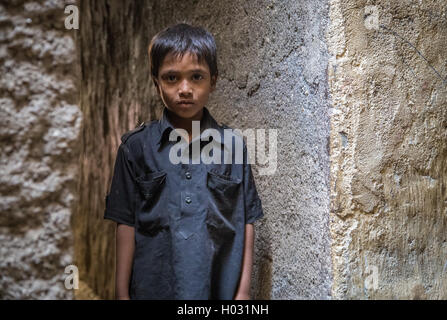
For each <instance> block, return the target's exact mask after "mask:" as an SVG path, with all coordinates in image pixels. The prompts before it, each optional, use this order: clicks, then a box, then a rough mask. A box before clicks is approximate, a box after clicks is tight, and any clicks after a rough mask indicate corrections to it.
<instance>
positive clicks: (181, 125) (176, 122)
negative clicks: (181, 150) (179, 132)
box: [167, 108, 203, 141]
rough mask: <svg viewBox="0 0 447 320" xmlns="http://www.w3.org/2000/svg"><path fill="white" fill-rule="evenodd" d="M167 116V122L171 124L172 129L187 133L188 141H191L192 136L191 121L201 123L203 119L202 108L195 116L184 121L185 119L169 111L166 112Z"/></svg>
mask: <svg viewBox="0 0 447 320" xmlns="http://www.w3.org/2000/svg"><path fill="white" fill-rule="evenodd" d="M167 114H168V118H169V121H170V122H171V124H172V125H173V126H174V128H176V129H184V130H186V131H187V132H188V135H189V141H191V138H192V137H191V136H192V122H193V121H201V120H202V118H203V108H202V109H201V110H200V111H199V112H197V114H196V115H194V117H192V118H189V119H185V118H181V117H179V116H178V115H176V114H175V113H174V112H172V111H170V110H169V109H168V110H167Z"/></svg>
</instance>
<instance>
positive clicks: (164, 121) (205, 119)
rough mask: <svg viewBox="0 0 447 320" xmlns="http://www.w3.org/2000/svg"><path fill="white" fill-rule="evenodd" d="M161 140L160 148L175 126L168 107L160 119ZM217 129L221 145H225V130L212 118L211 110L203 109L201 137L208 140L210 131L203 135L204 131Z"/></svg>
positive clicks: (164, 109)
mask: <svg viewBox="0 0 447 320" xmlns="http://www.w3.org/2000/svg"><path fill="white" fill-rule="evenodd" d="M158 123H159V126H158V128H159V133H160V135H159V138H158V141H157V145H158V146H159V147H160V146H161V145H162V143H163V140H164V139H167V138H168V137H167V135H169V133H170V132H171V130H173V129H174V126H173V125H172V123H171V122H170V121H169V117H168V109H167V108H166V107H164V108H163V114H162V116H161V117H160V119H159V121H158ZM209 128H212V129H216V130H217V131H219V133H220V139H221V140H220V141H219V142H220V143H221V144H224V140H223V137H224V136H223V134H224V131H223V129H222V128H221V127H220V126H219V125H218V123H217V122H216V120H215V119H214V118H213V117H212V116H211V114H210V112H209V110H208V108H207V107H203V115H202V119H201V120H200V131H201V133H202V134H201V137H202V138H206V137H208V136H210V133H209V132H210V131H209V130H208V131H207V132H205V133H203V131H204V130H205V129H209Z"/></svg>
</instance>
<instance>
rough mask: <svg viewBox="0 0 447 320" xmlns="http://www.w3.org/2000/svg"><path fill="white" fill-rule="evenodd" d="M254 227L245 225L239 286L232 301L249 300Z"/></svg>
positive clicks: (249, 224)
mask: <svg viewBox="0 0 447 320" xmlns="http://www.w3.org/2000/svg"><path fill="white" fill-rule="evenodd" d="M254 235H255V231H254V227H253V224H251V223H248V224H246V225H245V240H244V256H243V258H242V274H241V277H240V280H239V286H238V289H237V291H236V295H235V296H234V300H250V281H251V269H252V265H253V248H254Z"/></svg>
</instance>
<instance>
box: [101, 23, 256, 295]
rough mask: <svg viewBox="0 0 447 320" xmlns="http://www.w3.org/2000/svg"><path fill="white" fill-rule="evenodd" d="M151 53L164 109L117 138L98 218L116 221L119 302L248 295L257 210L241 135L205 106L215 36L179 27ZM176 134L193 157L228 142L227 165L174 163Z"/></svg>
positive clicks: (211, 84)
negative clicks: (229, 136)
mask: <svg viewBox="0 0 447 320" xmlns="http://www.w3.org/2000/svg"><path fill="white" fill-rule="evenodd" d="M149 57H150V64H151V74H152V78H153V81H154V84H155V86H156V88H157V91H158V93H159V95H160V97H161V99H162V101H163V103H164V105H165V107H164V109H163V115H162V117H161V118H160V119H159V120H154V121H152V122H150V123H149V124H143V125H141V126H140V127H138V128H137V129H135V130H132V131H130V132H128V133H126V134H124V135H123V137H122V138H121V140H122V143H121V145H120V147H119V149H118V153H117V157H116V162H115V168H114V175H113V179H112V185H111V188H110V192H109V194H108V195H107V197H106V209H105V212H104V218H105V219H110V220H113V221H115V222H117V229H116V256H117V260H116V298H117V299H226V300H229V299H250V293H249V289H250V278H251V269H252V261H253V258H252V257H253V242H254V230H253V222H254V221H256V220H258V219H259V218H261V217H262V216H263V210H262V206H261V200H260V199H259V196H258V193H257V190H256V186H255V182H254V179H253V175H252V171H251V166H250V164H249V163H248V161H247V148H246V145H245V141H243V139H242V137H241V136H240V135H236V134H235V135H233V137H232V139H231V141H230V142H229V141H228V140H227V139H224V128H225V129H227V131H228V130H230V131H231V128H228V127H227V126H225V125H219V124H217V122H216V121H215V120H214V118H213V117H212V116H211V114H210V113H209V111H208V109H207V108H206V107H205V105H206V103H207V101H208V97H209V94H210V93H211V92H212V91H213V90H214V89H215V87H216V81H217V75H218V71H217V58H216V44H215V41H214V38H213V36H212V35H211V34H210V33H209V32H207V31H205V30H204V29H202V28H199V27H192V26H190V25H188V24H178V25H175V26H172V27H169V28H166V29H165V30H163V31H161V32H159V33H158V34H157V35H156V36H155V37H154V38H153V39H152V41H151V43H150V45H149ZM193 121H197V122H195V124H200V135H198V134H197V131H195V130H193V127H194V122H193ZM181 129H183V130H184V131H183V130H181ZM206 129H214V130H215V131H214V132H219V133H220V136H219V135H216V134H213V135H211V136H210V135H208V136H207V135H206V132H211V130H206ZM216 130H217V131H216ZM172 131H174V132H172ZM194 133H195V135H194ZM175 134H177V137H178V138H180V140H182V141H183V142H185V141H186V144H185V143H184V144H183V146H186V147H187V149H188V150H185V149H186V148H183V151H185V152H186V151H190V150H193V151H192V152H191V153H188V152H186V153H185V154H186V155H189V154H191V156H192V158H194V154H196V155H197V152H194V150H195V151H197V148H196V147H194V145H196V146H197V145H199V146H200V150H203V149H204V148H206V146H207V145H208V144H209V145H212V146H213V149H212V151H213V152H212V153H213V154H214V151H215V150H217V149H216V148H220V149H221V150H222V153H221V154H222V155H223V154H224V152H225V149H226V148H227V149H228V148H232V149H233V150H232V154H231V160H232V161H231V163H228V161H227V162H224V161H220V163H219V161H217V163H204V161H199V163H197V161H196V162H193V161H190V162H186V163H185V162H184V161H182V162H181V163H178V162H176V161H173V153H172V152H171V151H170V150H171V148H172V147H173V146H174V145H176V144H177V143H178V139H177V142H176V141H173V139H172V136H175ZM238 139H239V140H238ZM238 141H239V142H240V143H241V145H243V162H242V163H241V162H238V161H235V160H236V156H235V154H237V152H236V151H235V150H234V148H235V145H236V144H237V142H238ZM195 148H196V149H195ZM208 150H209V149H208ZM189 160H192V159H191V158H190V159H189ZM196 160H197V159H196Z"/></svg>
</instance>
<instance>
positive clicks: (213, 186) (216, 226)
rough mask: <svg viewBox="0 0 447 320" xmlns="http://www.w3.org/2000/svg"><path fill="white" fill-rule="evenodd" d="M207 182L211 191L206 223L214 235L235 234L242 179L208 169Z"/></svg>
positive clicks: (217, 236)
mask: <svg viewBox="0 0 447 320" xmlns="http://www.w3.org/2000/svg"><path fill="white" fill-rule="evenodd" d="M206 184H207V188H208V190H209V192H210V196H209V200H208V208H207V216H206V223H207V227H208V229H209V230H210V233H211V235H212V237H214V236H213V235H215V236H216V239H218V238H220V237H222V236H225V235H234V233H235V227H234V224H233V222H232V221H233V220H234V217H233V213H234V212H235V210H236V209H237V205H238V200H239V193H240V190H239V189H240V187H241V184H242V183H241V180H240V179H238V178H235V177H231V176H226V175H222V174H218V173H216V172H213V171H208V172H207V182H206Z"/></svg>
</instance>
